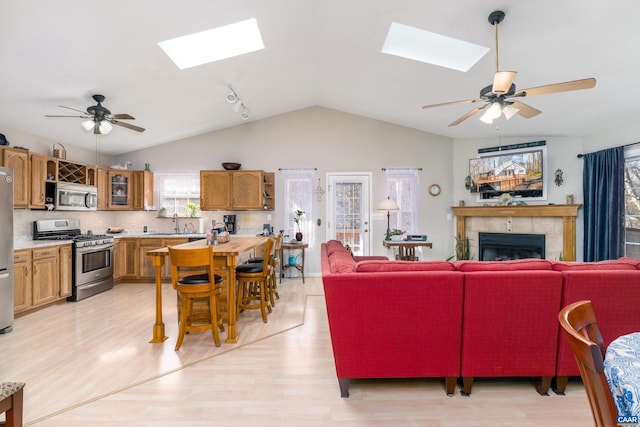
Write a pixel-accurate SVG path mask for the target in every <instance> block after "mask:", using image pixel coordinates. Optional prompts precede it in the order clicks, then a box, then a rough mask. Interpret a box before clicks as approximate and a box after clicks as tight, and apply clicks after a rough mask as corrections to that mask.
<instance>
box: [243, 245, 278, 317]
mask: <svg viewBox="0 0 640 427" xmlns="http://www.w3.org/2000/svg"><path fill="white" fill-rule="evenodd" d="M274 239H275V242H274V244H273V249H272V256H271V268H270V269H269V282H268V291H269V292H268V295H269V303H270V304H271V307H275V305H276V301H275V300H276V299H280V294H279V293H278V265H279V264H280V251H281V249H282V233H280V234H278V235H277V236H275V237H274ZM247 262H248V263H258V264H262V263H263V262H264V257H263V256H262V257H254V258H249V260H248V261H247Z"/></svg>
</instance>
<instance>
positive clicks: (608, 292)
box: [557, 270, 640, 376]
mask: <svg viewBox="0 0 640 427" xmlns="http://www.w3.org/2000/svg"><path fill="white" fill-rule="evenodd" d="M562 278H563V279H562V280H563V295H562V307H565V306H567V305H569V304H571V303H574V302H577V301H582V300H590V301H591V303H592V305H593V310H594V311H595V314H596V319H597V321H598V327H599V329H600V332H601V333H602V339H603V341H604V345H605V347H606V346H608V345H609V344H610V343H611V341H613V340H614V339H616V338H618V337H619V336H621V335H626V334H629V333H631V332H638V331H640V307H639V305H638V295H640V271H628V270H567V271H563V272H562ZM557 375H561V376H578V375H580V371H579V370H578V365H577V364H576V360H575V357H574V356H573V353H572V352H571V348H570V347H569V344H568V343H567V340H566V338H565V336H564V332H562V331H561V332H560V336H559V344H558V367H557Z"/></svg>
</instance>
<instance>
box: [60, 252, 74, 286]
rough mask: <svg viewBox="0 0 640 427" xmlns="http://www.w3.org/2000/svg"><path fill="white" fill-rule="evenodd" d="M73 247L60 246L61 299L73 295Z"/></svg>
mask: <svg viewBox="0 0 640 427" xmlns="http://www.w3.org/2000/svg"><path fill="white" fill-rule="evenodd" d="M71 268H72V262H71V245H63V246H60V298H64V297H68V296H70V295H71V286H72V282H71V281H72V271H71Z"/></svg>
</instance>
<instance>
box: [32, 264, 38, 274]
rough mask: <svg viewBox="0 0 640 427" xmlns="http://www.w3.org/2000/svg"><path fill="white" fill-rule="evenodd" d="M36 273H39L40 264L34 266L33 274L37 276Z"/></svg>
mask: <svg viewBox="0 0 640 427" xmlns="http://www.w3.org/2000/svg"><path fill="white" fill-rule="evenodd" d="M36 274H38V266H36V265H34V266H33V275H34V276H35V275H36Z"/></svg>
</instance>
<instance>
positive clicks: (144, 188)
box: [133, 171, 153, 210]
mask: <svg viewBox="0 0 640 427" xmlns="http://www.w3.org/2000/svg"><path fill="white" fill-rule="evenodd" d="M148 206H153V172H148V171H134V172H133V209H134V210H142V209H145V208H147V207H148Z"/></svg>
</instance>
